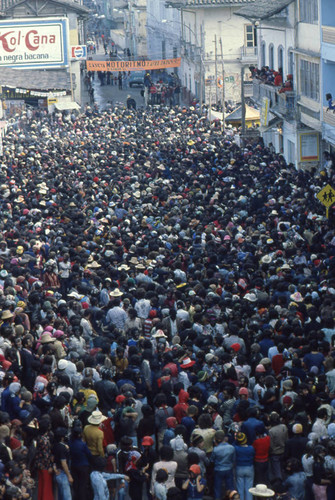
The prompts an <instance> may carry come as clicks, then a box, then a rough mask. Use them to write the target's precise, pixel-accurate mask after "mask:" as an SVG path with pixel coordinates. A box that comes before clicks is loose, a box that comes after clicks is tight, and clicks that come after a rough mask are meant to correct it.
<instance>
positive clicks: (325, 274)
mask: <svg viewBox="0 0 335 500" xmlns="http://www.w3.org/2000/svg"><path fill="white" fill-rule="evenodd" d="M333 174H334V173H333V169H332V165H328V166H327V170H326V171H325V170H321V169H319V170H318V171H316V172H314V171H311V172H308V171H297V170H295V168H294V167H293V166H292V165H287V164H286V163H285V160H284V158H283V157H282V156H281V155H277V154H275V153H274V152H273V150H270V149H268V148H266V147H265V146H264V144H263V143H262V141H261V140H258V141H257V142H254V143H253V144H251V143H249V142H248V141H247V140H245V143H244V144H243V147H239V146H238V145H237V144H236V142H235V137H234V133H233V131H232V130H230V135H224V134H223V132H222V130H221V128H217V127H213V126H212V125H211V124H210V123H209V122H208V121H207V120H206V117H205V115H202V114H201V113H200V111H199V110H195V109H194V108H192V107H190V108H185V107H184V108H183V107H179V106H172V108H170V107H152V108H148V109H138V110H134V109H123V108H117V107H114V108H111V109H110V110H108V111H99V109H98V108H97V107H95V106H93V107H90V106H87V107H86V108H85V110H84V112H83V113H82V114H76V113H74V112H73V114H66V113H63V114H62V113H61V112H57V113H54V114H47V113H45V112H44V111H42V110H41V111H38V110H36V111H34V112H30V113H29V114H26V113H23V114H22V115H21V117H20V119H19V120H18V122H17V123H16V124H15V128H10V129H8V130H7V132H6V134H5V137H4V138H3V152H2V158H1V162H0V202H1V220H0V310H1V312H0V318H1V324H0V379H1V384H2V387H1V391H2V392H1V411H0V498H3V499H30V498H38V500H53V499H54V498H58V499H59V500H71V499H74V500H91V499H93V498H94V500H106V499H108V498H112V499H118V500H122V499H127V498H130V499H131V500H140V499H155V500H166V499H171V498H173V499H174V500H179V499H180V500H189V499H201V498H208V499H215V500H219V499H220V500H221V499H230V500H238V499H240V500H251V499H252V498H278V499H279V498H280V499H282V500H293V499H295V500H334V498H335V414H334V412H335V367H334V356H335V350H334V338H335V325H334V303H335V258H334V256H335V229H334V216H333V212H332V208H330V210H329V214H328V215H329V217H328V218H326V210H325V207H324V206H323V205H322V204H321V203H320V201H319V200H318V199H317V197H316V194H317V193H318V192H319V191H320V190H321V189H322V188H323V187H324V186H325V185H326V184H327V183H330V184H332V179H333Z"/></svg>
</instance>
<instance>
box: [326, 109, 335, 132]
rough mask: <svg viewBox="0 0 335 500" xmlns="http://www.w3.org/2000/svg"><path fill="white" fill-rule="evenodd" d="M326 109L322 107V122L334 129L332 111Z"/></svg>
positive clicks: (334, 115)
mask: <svg viewBox="0 0 335 500" xmlns="http://www.w3.org/2000/svg"><path fill="white" fill-rule="evenodd" d="M327 109H328V108H327V106H324V107H323V121H324V123H327V125H331V126H332V127H335V113H333V110H332V109H329V110H328V111H327Z"/></svg>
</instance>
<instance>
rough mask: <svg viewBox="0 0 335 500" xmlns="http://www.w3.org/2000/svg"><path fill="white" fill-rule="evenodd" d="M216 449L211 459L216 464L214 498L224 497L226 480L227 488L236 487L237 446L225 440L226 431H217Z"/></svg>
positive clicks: (216, 499) (217, 499)
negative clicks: (234, 468)
mask: <svg viewBox="0 0 335 500" xmlns="http://www.w3.org/2000/svg"><path fill="white" fill-rule="evenodd" d="M214 443H215V446H214V449H213V452H212V455H211V457H210V461H211V462H212V463H213V464H214V498H215V500H220V499H221V498H222V486H223V482H225V487H226V490H233V489H234V474H233V467H234V463H235V455H236V452H235V448H234V446H232V445H231V444H229V443H227V442H226V441H225V433H224V431H216V433H215V437H214Z"/></svg>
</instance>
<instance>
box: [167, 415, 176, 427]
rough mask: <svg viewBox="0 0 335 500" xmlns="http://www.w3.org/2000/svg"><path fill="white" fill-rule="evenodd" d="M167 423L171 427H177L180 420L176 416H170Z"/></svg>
mask: <svg viewBox="0 0 335 500" xmlns="http://www.w3.org/2000/svg"><path fill="white" fill-rule="evenodd" d="M166 424H167V426H168V427H169V428H170V429H175V428H176V427H177V425H178V420H177V419H176V417H168V418H167V419H166Z"/></svg>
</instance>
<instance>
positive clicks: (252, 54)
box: [241, 45, 258, 63]
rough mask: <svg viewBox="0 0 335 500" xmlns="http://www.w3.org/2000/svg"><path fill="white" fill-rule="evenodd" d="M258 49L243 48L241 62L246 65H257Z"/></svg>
mask: <svg viewBox="0 0 335 500" xmlns="http://www.w3.org/2000/svg"><path fill="white" fill-rule="evenodd" d="M257 55H258V49H257V47H246V46H245V45H243V47H241V60H242V62H244V63H253V62H254V63H257Z"/></svg>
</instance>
